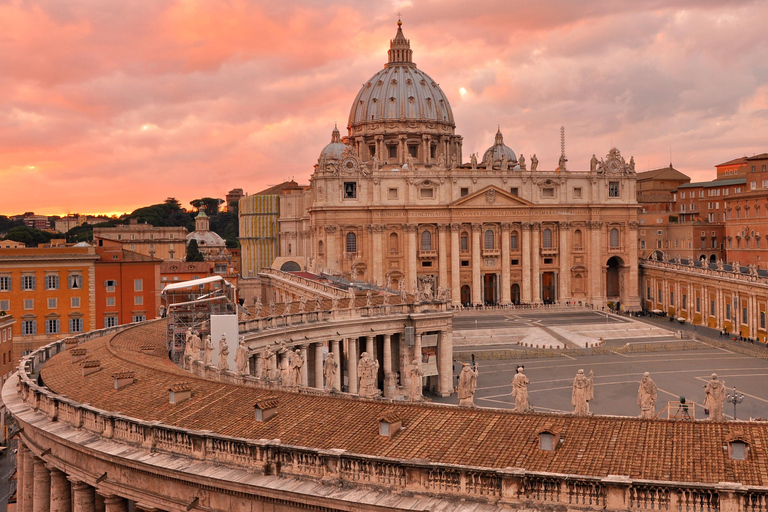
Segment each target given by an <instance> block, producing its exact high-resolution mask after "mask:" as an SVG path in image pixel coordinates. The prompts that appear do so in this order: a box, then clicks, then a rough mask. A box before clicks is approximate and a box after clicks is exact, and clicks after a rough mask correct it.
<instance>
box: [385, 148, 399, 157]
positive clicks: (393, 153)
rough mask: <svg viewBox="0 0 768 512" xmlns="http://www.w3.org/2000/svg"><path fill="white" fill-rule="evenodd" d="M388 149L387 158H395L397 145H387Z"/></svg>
mask: <svg viewBox="0 0 768 512" xmlns="http://www.w3.org/2000/svg"><path fill="white" fill-rule="evenodd" d="M387 147H388V149H389V158H397V146H387Z"/></svg>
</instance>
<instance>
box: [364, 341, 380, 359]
mask: <svg viewBox="0 0 768 512" xmlns="http://www.w3.org/2000/svg"><path fill="white" fill-rule="evenodd" d="M375 341H376V336H366V337H365V351H366V352H368V355H369V356H371V358H373V359H378V357H376V344H375V343H374V342H375Z"/></svg>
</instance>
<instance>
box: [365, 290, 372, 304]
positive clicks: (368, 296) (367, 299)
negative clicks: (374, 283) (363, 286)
mask: <svg viewBox="0 0 768 512" xmlns="http://www.w3.org/2000/svg"><path fill="white" fill-rule="evenodd" d="M365 306H366V307H368V308H370V307H373V292H372V291H371V290H368V292H367V293H366V294H365Z"/></svg>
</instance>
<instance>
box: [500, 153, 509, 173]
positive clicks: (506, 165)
mask: <svg viewBox="0 0 768 512" xmlns="http://www.w3.org/2000/svg"><path fill="white" fill-rule="evenodd" d="M507 169H509V162H507V154H506V153H502V155H501V164H499V170H500V171H506V170H507Z"/></svg>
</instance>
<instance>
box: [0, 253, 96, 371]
mask: <svg viewBox="0 0 768 512" xmlns="http://www.w3.org/2000/svg"><path fill="white" fill-rule="evenodd" d="M98 258H99V256H98V255H97V254H96V251H95V249H94V248H93V247H91V246H89V245H87V244H86V245H85V246H73V247H35V248H23V249H0V311H5V312H6V313H9V314H12V315H13V316H14V317H15V318H16V319H17V322H16V323H15V324H14V325H13V355H12V363H13V364H14V365H15V364H16V362H17V361H18V360H19V358H20V357H21V356H22V355H23V354H25V353H27V352H29V351H31V350H34V349H36V348H38V347H40V346H42V345H45V344H47V343H50V342H51V341H52V340H55V339H57V338H61V337H66V336H68V335H69V334H71V333H79V332H85V331H91V330H93V329H95V328H96V321H95V320H96V319H95V309H94V308H95V304H94V303H93V300H92V298H93V297H94V296H95V275H96V265H95V264H96V260H97V259H98Z"/></svg>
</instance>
